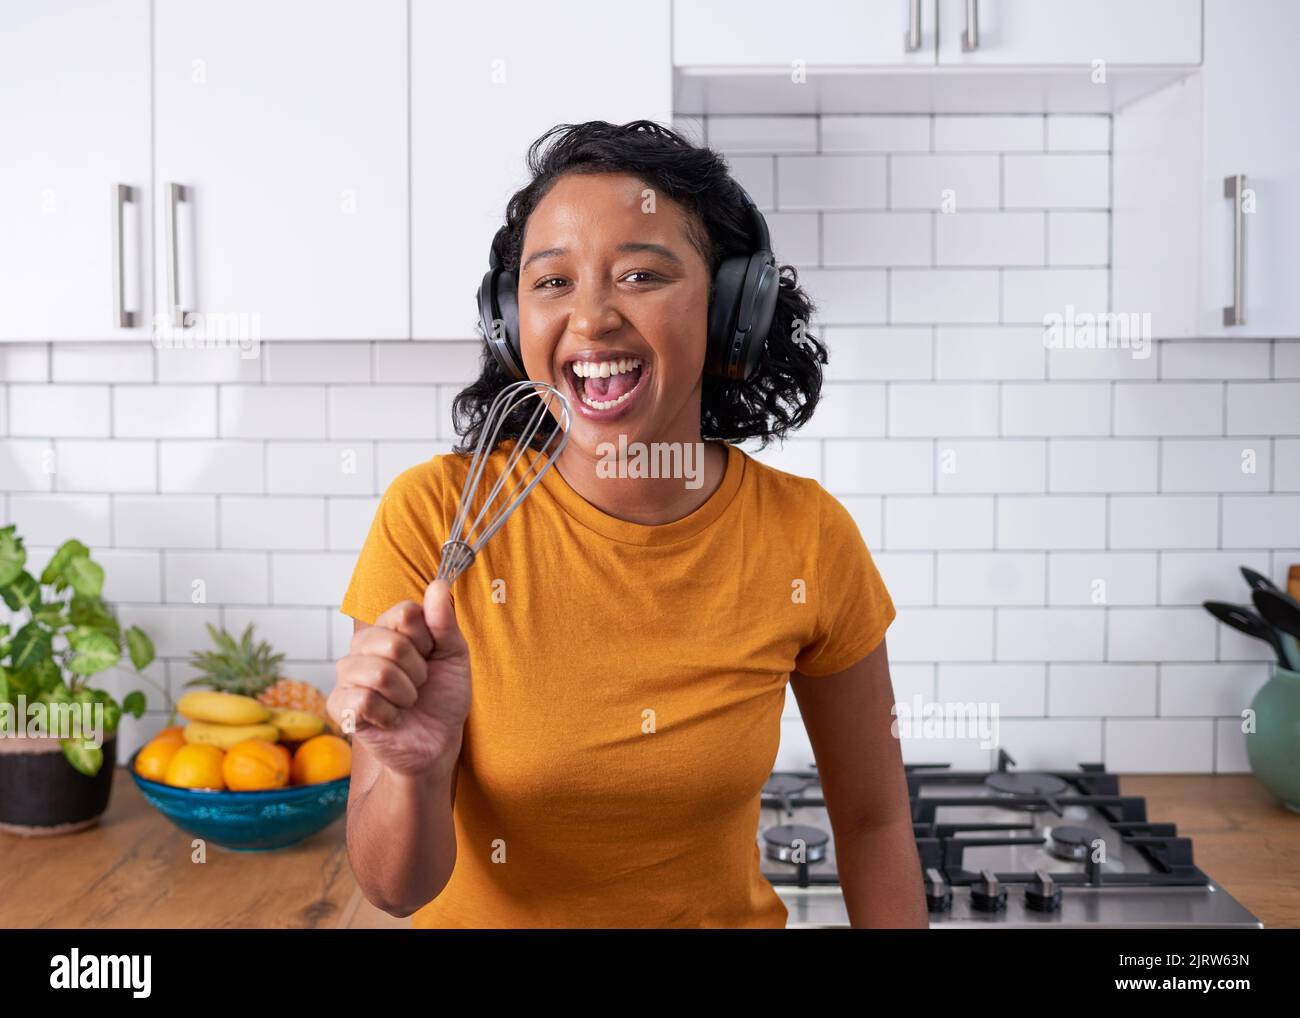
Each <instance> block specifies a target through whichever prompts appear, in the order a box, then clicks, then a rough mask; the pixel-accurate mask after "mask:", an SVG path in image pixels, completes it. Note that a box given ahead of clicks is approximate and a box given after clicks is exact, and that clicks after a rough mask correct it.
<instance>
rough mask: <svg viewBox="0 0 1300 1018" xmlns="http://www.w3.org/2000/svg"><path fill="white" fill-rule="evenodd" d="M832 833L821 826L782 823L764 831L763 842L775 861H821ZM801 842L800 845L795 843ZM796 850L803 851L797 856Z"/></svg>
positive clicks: (769, 856)
mask: <svg viewBox="0 0 1300 1018" xmlns="http://www.w3.org/2000/svg"><path fill="white" fill-rule="evenodd" d="M829 841H830V835H828V834H827V833H826V832H825V831H823V830H822V829H821V828H820V827H809V826H808V825H807V824H781V825H780V826H777V827H769V828H767V829H766V830H765V831H763V844H764V846H765V847H766V853H767V857H768V858H769V859H771V860H773V861H775V862H789V863H794V864H796V865H798V864H799V863H801V862H803V863H813V862H821V861H822V860H823V859H825V858H826V844H827V842H829ZM796 842H799V844H798V845H796V844H795V843H796ZM796 851H799V852H800V853H801V855H800V857H799V858H795V853H796Z"/></svg>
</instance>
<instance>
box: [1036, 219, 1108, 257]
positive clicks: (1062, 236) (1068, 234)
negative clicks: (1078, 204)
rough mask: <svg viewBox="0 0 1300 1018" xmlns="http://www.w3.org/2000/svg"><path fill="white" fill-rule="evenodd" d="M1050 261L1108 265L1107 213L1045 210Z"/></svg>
mask: <svg viewBox="0 0 1300 1018" xmlns="http://www.w3.org/2000/svg"><path fill="white" fill-rule="evenodd" d="M1047 262H1048V264H1049V265H1109V264H1110V214H1109V213H1107V212H1049V213H1047Z"/></svg>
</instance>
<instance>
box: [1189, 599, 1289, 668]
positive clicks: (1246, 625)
mask: <svg viewBox="0 0 1300 1018" xmlns="http://www.w3.org/2000/svg"><path fill="white" fill-rule="evenodd" d="M1202 607H1204V608H1205V610H1206V611H1207V612H1209V613H1210V614H1211V615H1213V616H1214V617H1215V618H1216V619H1218V620H1219V621H1220V622H1223V623H1226V624H1227V625H1229V626H1231V627H1232V628H1233V629H1235V630H1237V631H1238V632H1240V633H1245V634H1246V635H1247V636H1253V637H1255V639H1257V640H1263V641H1264V642H1265V643H1267V644H1268V645H1269V646H1270V647H1272V648H1273V653H1275V654H1276V655H1277V663H1278V664H1280V665H1281V666H1282V667H1283V668H1288V669H1289V668H1290V667H1291V662H1290V661H1289V660H1288V659H1287V656H1286V647H1285V646H1284V645H1283V643H1282V637H1281V635H1280V634H1279V633H1278V631H1277V630H1276V629H1274V628H1273V627H1272V626H1271V625H1269V624H1268V623H1267V622H1265V621H1264V620H1263V618H1262V617H1260V616H1259V615H1257V614H1256V613H1255V612H1253V611H1251V610H1250V609H1249V608H1247V607H1246V606H1245V605H1240V604H1229V603H1228V602H1227V601H1205V602H1204V603H1203V605H1202Z"/></svg>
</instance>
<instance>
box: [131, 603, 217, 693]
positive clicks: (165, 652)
mask: <svg viewBox="0 0 1300 1018" xmlns="http://www.w3.org/2000/svg"><path fill="white" fill-rule="evenodd" d="M118 620H119V621H120V622H121V623H122V625H123V626H139V627H140V628H141V629H143V630H144V631H145V632H146V633H148V634H149V638H150V639H151V640H153V644H154V650H155V651H156V652H157V655H158V657H160V658H169V657H174V658H186V659H188V658H189V656H190V655H191V654H192V653H194V651H195V650H196V649H198V648H200V647H208V646H210V645H211V644H212V637H211V636H209V635H208V631H207V629H206V628H205V626H207V625H212V626H217V625H220V623H221V612H220V609H219V608H217V607H216V606H215V605H212V604H207V605H199V604H190V603H187V604H184V605H180V604H176V605H167V606H154V605H125V606H123V607H122V608H121V610H120V611H119V612H118ZM178 688H179V687H177V689H174V691H177V690H178Z"/></svg>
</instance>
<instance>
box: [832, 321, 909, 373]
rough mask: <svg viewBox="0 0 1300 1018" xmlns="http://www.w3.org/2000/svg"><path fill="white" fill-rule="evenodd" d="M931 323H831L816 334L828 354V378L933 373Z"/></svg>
mask: <svg viewBox="0 0 1300 1018" xmlns="http://www.w3.org/2000/svg"><path fill="white" fill-rule="evenodd" d="M932 335H933V333H932V330H931V329H930V328H929V327H928V326H877V327H870V326H867V327H858V328H852V327H845V326H831V327H830V328H827V329H824V330H823V331H822V334H821V335H819V336H817V338H818V339H820V340H821V341H822V342H823V343H825V344H826V346H827V348H828V350H829V355H828V363H827V365H826V367H825V368H823V371H824V372H825V377H826V380H827V381H836V382H853V381H913V380H916V379H922V378H925V379H928V378H929V377H930V376H931V374H932V373H933V361H934V345H933V343H932V342H931V338H932Z"/></svg>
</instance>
